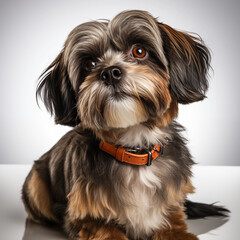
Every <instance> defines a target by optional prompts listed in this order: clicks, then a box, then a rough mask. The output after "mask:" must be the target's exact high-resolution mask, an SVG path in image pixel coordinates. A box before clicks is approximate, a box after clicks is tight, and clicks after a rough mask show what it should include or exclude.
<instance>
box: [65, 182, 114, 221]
mask: <svg viewBox="0 0 240 240" xmlns="http://www.w3.org/2000/svg"><path fill="white" fill-rule="evenodd" d="M68 200H69V205H68V214H69V216H70V218H71V220H72V221H74V220H75V219H84V218H85V217H87V216H90V217H93V218H104V219H108V218H109V219H110V218H116V217H117V213H116V211H115V209H116V207H114V202H115V200H114V199H113V196H112V194H111V193H110V192H109V191H108V190H107V188H104V187H101V186H96V187H95V186H94V184H93V183H92V182H90V181H87V180H86V179H84V178H81V179H79V180H78V181H77V182H76V183H75V184H74V186H73V188H72V191H71V192H70V194H69V195H68Z"/></svg>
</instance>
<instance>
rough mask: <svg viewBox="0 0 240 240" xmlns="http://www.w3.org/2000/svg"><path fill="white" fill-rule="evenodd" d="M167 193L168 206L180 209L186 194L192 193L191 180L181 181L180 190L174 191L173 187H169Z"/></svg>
mask: <svg viewBox="0 0 240 240" xmlns="http://www.w3.org/2000/svg"><path fill="white" fill-rule="evenodd" d="M167 191H168V205H169V206H175V207H181V206H182V205H183V202H184V200H185V198H186V196H187V194H188V193H194V187H193V186H192V183H191V180H190V179H188V180H187V181H185V180H182V183H181V186H180V189H178V190H177V189H176V188H175V187H174V186H171V185H169V186H168V188H167Z"/></svg>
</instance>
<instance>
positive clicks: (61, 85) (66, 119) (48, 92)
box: [37, 51, 80, 126]
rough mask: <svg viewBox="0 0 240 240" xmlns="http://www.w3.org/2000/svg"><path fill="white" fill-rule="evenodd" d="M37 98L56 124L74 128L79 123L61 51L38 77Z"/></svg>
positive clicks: (73, 94) (73, 93) (73, 95)
mask: <svg viewBox="0 0 240 240" xmlns="http://www.w3.org/2000/svg"><path fill="white" fill-rule="evenodd" d="M37 96H39V97H40V98H41V99H42V100H43V102H44V104H45V106H46V108H47V110H48V111H49V112H50V113H51V114H52V115H54V116H55V122H56V123H57V124H62V125H67V126H76V125H77V124H78V123H79V122H80V121H79V118H78V116H77V110H76V99H75V92H74V90H73V88H72V85H71V83H70V81H69V77H68V73H67V68H66V66H65V65H64V62H63V51H62V52H61V53H60V54H59V55H58V56H57V58H56V59H55V60H54V61H53V62H52V63H51V65H50V66H49V67H48V68H47V69H46V71H45V72H44V73H43V74H42V75H41V76H40V82H39V84H38V87H37Z"/></svg>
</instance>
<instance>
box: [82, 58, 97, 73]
mask: <svg viewBox="0 0 240 240" xmlns="http://www.w3.org/2000/svg"><path fill="white" fill-rule="evenodd" d="M95 67H96V62H95V61H94V60H93V59H87V60H86V62H85V64H84V69H85V70H86V71H88V72H89V71H91V70H92V69H93V68H95Z"/></svg>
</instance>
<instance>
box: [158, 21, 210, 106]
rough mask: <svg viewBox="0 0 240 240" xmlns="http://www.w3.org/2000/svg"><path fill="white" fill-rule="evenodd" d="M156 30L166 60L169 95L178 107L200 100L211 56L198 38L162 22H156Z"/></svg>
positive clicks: (205, 88) (203, 93) (206, 82)
mask: <svg viewBox="0 0 240 240" xmlns="http://www.w3.org/2000/svg"><path fill="white" fill-rule="evenodd" d="M159 29H160V33H161V36H162V39H163V49H164V52H165V56H166V58H167V60H168V67H169V75H170V91H171V94H172V96H173V97H174V98H176V100H177V101H178V102H179V103H182V104H187V103H191V102H195V101H200V100H202V99H204V98H205V97H206V96H205V93H206V91H207V89H208V79H207V78H208V69H209V67H210V59H211V56H210V52H209V50H208V49H207V47H206V46H205V45H204V43H203V41H202V39H201V38H200V37H199V36H192V35H190V34H187V33H184V32H181V31H178V30H175V29H173V28H172V27H170V26H168V25H166V24H163V23H159Z"/></svg>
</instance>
